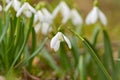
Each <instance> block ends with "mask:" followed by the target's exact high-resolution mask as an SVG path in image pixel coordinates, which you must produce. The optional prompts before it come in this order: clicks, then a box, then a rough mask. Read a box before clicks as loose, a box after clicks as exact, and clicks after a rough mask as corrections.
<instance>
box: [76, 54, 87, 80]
mask: <svg viewBox="0 0 120 80" xmlns="http://www.w3.org/2000/svg"><path fill="white" fill-rule="evenodd" d="M78 66H79V71H80V80H86V76H85V64H84V58H83V55H80V57H79V64H78Z"/></svg>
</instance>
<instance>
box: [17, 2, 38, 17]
mask: <svg viewBox="0 0 120 80" xmlns="http://www.w3.org/2000/svg"><path fill="white" fill-rule="evenodd" d="M35 12H36V10H35V9H34V8H33V7H32V6H31V5H30V4H29V3H28V2H25V3H24V4H23V5H22V7H21V8H20V9H19V10H18V11H17V14H16V16H17V17H19V16H20V15H21V14H22V13H23V14H24V15H25V16H26V17H27V18H30V17H31V16H32V13H35Z"/></svg>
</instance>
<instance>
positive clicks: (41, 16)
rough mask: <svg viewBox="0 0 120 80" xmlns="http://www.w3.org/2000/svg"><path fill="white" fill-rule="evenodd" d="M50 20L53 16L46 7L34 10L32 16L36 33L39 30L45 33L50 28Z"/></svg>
mask: <svg viewBox="0 0 120 80" xmlns="http://www.w3.org/2000/svg"><path fill="white" fill-rule="evenodd" d="M52 21H53V17H52V15H51V14H50V12H49V11H48V10H47V9H46V8H43V9H42V10H41V11H40V10H39V11H38V12H36V14H35V18H34V23H35V31H36V33H37V32H38V31H39V30H40V31H41V33H42V34H44V35H46V34H47V33H48V32H50V31H51V30H52V27H51V24H52ZM36 23H37V24H36Z"/></svg>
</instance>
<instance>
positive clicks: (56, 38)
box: [50, 32, 71, 51]
mask: <svg viewBox="0 0 120 80" xmlns="http://www.w3.org/2000/svg"><path fill="white" fill-rule="evenodd" d="M63 41H65V42H66V43H67V45H68V47H69V48H70V49H71V43H70V41H69V39H68V38H67V37H66V36H65V35H64V34H63V33H61V32H58V33H57V34H56V35H55V36H54V37H53V38H52V40H51V42H50V47H51V48H53V49H54V51H58V49H59V47H60V42H63Z"/></svg>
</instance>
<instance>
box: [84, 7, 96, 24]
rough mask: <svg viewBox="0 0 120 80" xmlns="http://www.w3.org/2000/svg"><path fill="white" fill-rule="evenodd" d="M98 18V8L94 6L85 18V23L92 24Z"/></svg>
mask: <svg viewBox="0 0 120 80" xmlns="http://www.w3.org/2000/svg"><path fill="white" fill-rule="evenodd" d="M97 19H98V8H97V7H94V8H93V9H92V10H91V11H90V13H89V14H88V16H87V18H86V24H88V25H89V24H94V23H95V22H96V21H97Z"/></svg>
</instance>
